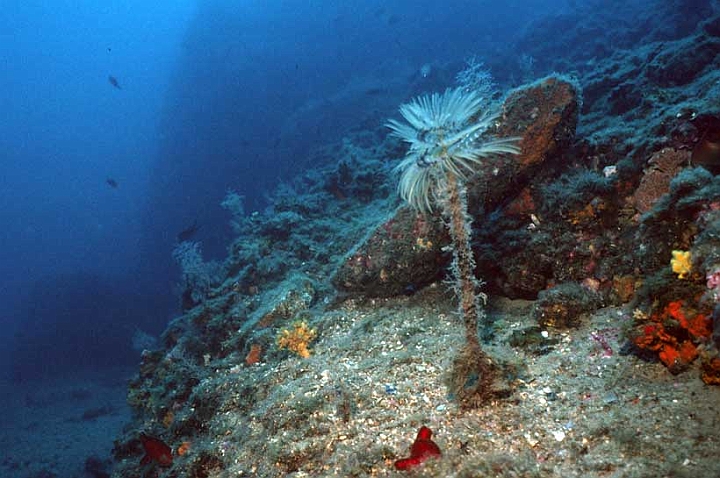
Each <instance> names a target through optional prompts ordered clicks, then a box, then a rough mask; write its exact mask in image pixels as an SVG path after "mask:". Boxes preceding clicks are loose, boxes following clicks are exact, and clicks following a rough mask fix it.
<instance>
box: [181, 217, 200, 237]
mask: <svg viewBox="0 0 720 478" xmlns="http://www.w3.org/2000/svg"><path fill="white" fill-rule="evenodd" d="M199 229H200V226H198V223H197V219H196V220H195V222H193V224H192V226H190V227H186V228H185V229H183V230H182V231H180V232H179V233H178V235H177V240H178V242H185V241H189V240H190V239H192V237H193V236H194V235H195V233H196V232H198V230H199Z"/></svg>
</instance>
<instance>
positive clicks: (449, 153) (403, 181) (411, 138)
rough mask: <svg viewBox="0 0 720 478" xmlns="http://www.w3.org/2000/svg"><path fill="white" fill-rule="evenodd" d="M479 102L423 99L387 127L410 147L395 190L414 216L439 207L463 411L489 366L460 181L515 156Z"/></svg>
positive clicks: (454, 93) (488, 378) (480, 389)
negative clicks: (448, 257)
mask: <svg viewBox="0 0 720 478" xmlns="http://www.w3.org/2000/svg"><path fill="white" fill-rule="evenodd" d="M485 101H486V100H485V99H484V98H483V97H481V96H480V95H478V94H476V93H474V92H464V91H463V90H462V89H461V88H457V89H448V90H446V91H445V93H443V94H438V93H435V94H432V95H429V96H422V97H420V98H417V99H415V100H413V101H411V102H410V103H408V104H404V105H402V106H401V107H400V114H402V116H403V117H404V118H405V120H406V121H407V123H401V122H399V121H395V120H390V121H389V122H388V124H387V125H388V127H389V128H390V129H392V130H393V134H394V135H395V136H397V137H399V138H401V139H402V140H403V141H405V142H407V143H409V145H410V149H409V150H408V152H407V155H406V157H405V159H403V161H402V162H401V163H400V164H399V165H398V166H397V168H396V169H397V170H398V171H400V172H401V173H402V176H401V178H400V183H399V185H398V191H399V193H400V196H401V197H402V198H403V199H404V200H405V201H407V203H408V204H410V206H412V207H413V208H415V209H416V210H418V211H419V212H421V213H425V214H427V213H430V212H432V210H433V209H432V205H433V203H436V204H437V205H439V206H440V209H441V213H442V216H443V219H444V221H445V225H446V227H447V228H448V231H449V232H450V237H451V239H452V246H453V262H452V274H453V276H454V290H455V293H456V295H457V297H458V300H459V308H460V314H461V315H462V317H463V321H464V324H465V338H466V345H465V347H464V349H463V350H462V351H461V352H460V354H459V355H458V357H457V358H456V360H455V364H454V370H453V377H452V383H453V389H454V392H455V394H456V396H457V398H458V400H459V401H460V402H461V403H462V404H464V405H470V404H471V403H474V402H477V401H478V400H481V399H482V398H483V397H484V396H486V395H487V394H488V389H489V387H490V385H491V383H492V381H493V378H494V372H495V368H496V366H495V365H494V363H493V361H492V360H491V359H490V358H489V357H488V356H487V355H486V354H485V353H484V352H483V350H482V348H481V346H480V342H479V340H478V333H477V327H478V321H479V318H480V316H481V314H482V308H481V304H480V300H481V298H484V295H483V294H482V293H481V292H480V290H479V289H480V285H481V283H480V281H479V280H478V279H477V278H476V277H475V258H474V257H473V252H472V249H471V247H470V236H471V222H472V220H471V218H470V215H469V214H468V205H467V188H466V186H465V182H466V181H467V180H468V179H469V178H470V177H471V176H472V175H473V174H474V173H475V172H476V171H477V169H478V168H479V167H480V166H481V165H482V164H483V162H484V161H486V160H487V159H489V158H492V157H494V156H498V155H501V154H517V153H519V152H520V149H519V148H518V147H517V146H516V145H515V143H516V141H517V138H488V137H487V136H486V137H484V138H483V136H485V135H487V133H488V130H489V129H490V128H491V127H492V126H493V124H494V121H495V119H496V118H497V113H494V112H490V111H482V112H481V111H480V110H481V108H482V106H483V105H484V103H485Z"/></svg>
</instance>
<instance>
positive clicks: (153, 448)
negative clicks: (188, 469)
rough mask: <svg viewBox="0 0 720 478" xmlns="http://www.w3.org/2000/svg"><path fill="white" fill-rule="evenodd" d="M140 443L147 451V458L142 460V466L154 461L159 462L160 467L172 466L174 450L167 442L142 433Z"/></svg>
mask: <svg viewBox="0 0 720 478" xmlns="http://www.w3.org/2000/svg"><path fill="white" fill-rule="evenodd" d="M140 443H142V446H143V449H144V450H145V456H143V458H142V460H140V465H147V464H148V463H150V462H152V461H154V462H157V463H158V464H159V465H160V466H170V465H172V460H173V458H172V449H171V448H170V447H169V446H167V445H166V444H165V442H163V441H162V440H160V439H159V438H154V437H151V436H149V435H146V434H144V433H141V434H140Z"/></svg>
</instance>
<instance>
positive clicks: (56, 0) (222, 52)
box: [0, 0, 564, 379]
mask: <svg viewBox="0 0 720 478" xmlns="http://www.w3.org/2000/svg"><path fill="white" fill-rule="evenodd" d="M196 3H197V4H196ZM545 3H547V5H545ZM561 7H564V2H556V1H552V0H547V2H543V1H539V0H524V1H514V2H513V1H508V2H503V6H502V7H500V6H499V5H498V2H492V1H477V0H476V1H470V0H455V1H449V2H439V1H432V0H414V1H410V0H404V1H400V0H396V1H387V0H364V1H362V2H360V1H355V2H350V1H314V2H309V1H307V0H304V1H300V0H293V1H267V0H263V1H259V0H257V1H229V0H223V1H219V0H209V1H202V2H200V1H198V2H195V1H192V0H173V1H159V2H147V1H139V0H125V1H123V2H119V1H105V2H103V1H98V0H72V1H70V0H42V1H40V0H9V1H6V2H4V5H3V7H2V9H1V10H0V25H2V29H0V65H2V74H0V109H1V110H2V115H1V116H0V160H1V165H2V175H1V176H0V201H1V202H0V204H1V205H2V208H0V214H1V215H2V216H1V219H0V226H1V227H0V264H2V272H3V274H2V289H1V290H0V299H1V300H2V304H3V313H2V315H0V326H1V327H2V329H1V331H2V335H1V340H0V350H3V351H4V355H3V356H2V357H0V358H2V363H3V365H4V367H3V369H4V371H5V372H10V373H11V374H12V375H13V376H14V377H15V378H17V379H27V378H32V377H34V376H38V374H47V373H64V372H67V371H74V370H78V369H83V368H86V367H88V366H96V367H100V366H105V365H108V364H118V363H132V362H133V361H136V360H137V355H136V353H135V352H133V351H132V350H131V348H130V337H131V336H132V333H133V331H134V329H135V328H136V327H139V328H140V329H142V330H145V331H148V332H151V333H153V334H157V333H159V332H160V331H161V330H162V329H163V327H164V325H165V324H166V323H167V321H168V320H169V319H170V318H171V317H172V315H173V313H174V312H175V308H176V305H177V299H176V297H174V296H173V293H172V289H173V287H172V286H173V283H174V282H175V281H176V280H177V271H176V270H175V269H174V266H173V263H172V260H171V256H170V253H171V250H172V247H173V243H174V241H175V237H176V234H177V233H178V231H180V230H182V229H183V228H185V227H186V226H188V225H189V224H191V223H192V222H193V221H195V220H197V221H198V222H199V223H200V224H201V225H202V228H201V230H200V233H199V235H198V237H197V239H199V240H201V241H202V242H203V246H204V249H205V251H206V253H207V254H208V255H209V256H213V257H216V258H222V256H223V255H224V248H225V246H226V245H227V243H228V241H229V239H230V237H231V231H230V228H229V227H228V226H227V221H228V216H227V213H226V212H225V211H224V210H223V209H221V208H220V206H219V203H220V202H221V201H222V199H223V197H224V196H225V193H226V191H227V190H228V189H229V188H233V189H235V190H236V191H238V192H239V193H240V194H244V195H245V196H246V199H247V206H248V208H249V209H250V210H253V209H260V208H263V207H265V205H266V201H265V197H266V194H267V193H268V192H269V191H272V189H273V188H274V187H275V186H276V185H277V184H278V182H280V181H281V180H282V179H283V178H287V177H289V176H291V175H293V174H296V173H297V172H298V171H300V170H302V169H303V168H307V167H311V166H313V165H312V164H310V163H309V160H308V159H307V153H308V151H309V150H311V149H312V148H313V147H314V146H317V145H321V144H324V143H326V142H328V141H330V140H333V139H336V138H338V137H339V136H341V135H342V134H343V132H344V131H347V130H350V129H353V128H359V127H363V125H367V124H382V122H383V121H384V119H385V118H386V117H387V116H390V115H393V114H395V113H394V112H395V110H396V107H397V105H398V104H399V102H401V101H404V100H406V99H407V98H408V96H409V95H410V94H415V93H417V92H419V91H424V90H427V91H433V90H437V89H441V88H445V87H447V86H450V84H448V81H447V80H448V78H447V74H446V75H445V77H439V76H437V74H435V73H433V74H431V75H430V76H429V77H428V78H423V77H421V76H420V75H419V70H420V68H421V67H422V65H424V64H430V65H432V66H433V72H440V71H444V72H446V73H447V72H448V71H453V72H456V71H457V70H458V69H460V68H461V67H462V65H463V61H464V60H465V59H467V58H468V57H470V56H473V55H476V56H478V58H480V59H483V60H485V61H486V62H487V63H488V64H496V65H497V64H502V63H504V62H511V63H513V62H516V61H517V56H518V55H513V54H512V52H510V51H509V48H510V47H509V45H511V44H512V42H513V41H514V40H515V39H517V38H518V36H519V35H520V34H521V33H522V31H523V28H524V26H525V25H526V24H527V22H528V21H529V20H530V19H532V18H535V17H538V16H542V15H547V14H549V13H551V12H554V11H557V10H558V9H559V8H561ZM504 58H511V59H508V60H505V59H504ZM513 64H514V63H513ZM453 66H457V68H455V69H453ZM495 73H496V74H498V76H499V77H500V78H502V77H503V74H506V73H507V72H503V71H497V72H495ZM109 75H112V76H114V77H116V78H117V79H118V81H119V82H120V86H121V87H122V89H116V88H114V87H113V86H112V85H111V84H110V83H109V82H108V76H109ZM449 79H450V80H452V76H450V78H449ZM368 91H374V92H375V93H374V94H372V95H369V94H368ZM108 177H111V178H113V179H115V180H116V181H117V182H118V184H119V187H118V188H116V189H114V188H111V187H109V186H108V185H107V184H106V178H108Z"/></svg>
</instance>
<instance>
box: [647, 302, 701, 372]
mask: <svg viewBox="0 0 720 478" xmlns="http://www.w3.org/2000/svg"><path fill="white" fill-rule="evenodd" d="M688 315H690V316H692V317H691V318H688ZM650 320H651V321H652V322H651V323H647V324H645V325H643V326H642V327H641V328H640V329H639V330H638V332H639V333H638V335H637V336H636V337H635V338H634V339H633V342H634V343H635V345H636V346H638V347H639V348H641V349H643V350H649V351H652V352H657V353H658V358H659V359H660V360H661V361H662V363H664V364H665V366H667V367H668V368H669V369H670V371H671V372H673V373H677V372H679V371H680V370H682V369H684V368H685V367H687V366H688V365H690V364H691V363H692V362H694V361H695V359H696V358H697V357H698V349H697V346H696V343H698V342H700V340H701V339H703V338H706V337H709V336H710V334H711V330H710V329H711V322H710V317H709V316H705V315H703V314H699V313H694V311H688V310H686V309H685V308H684V302H683V301H681V300H678V301H673V302H670V303H669V304H667V305H666V306H665V307H664V308H663V310H662V312H660V313H655V314H653V315H652V316H651V317H650Z"/></svg>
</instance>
